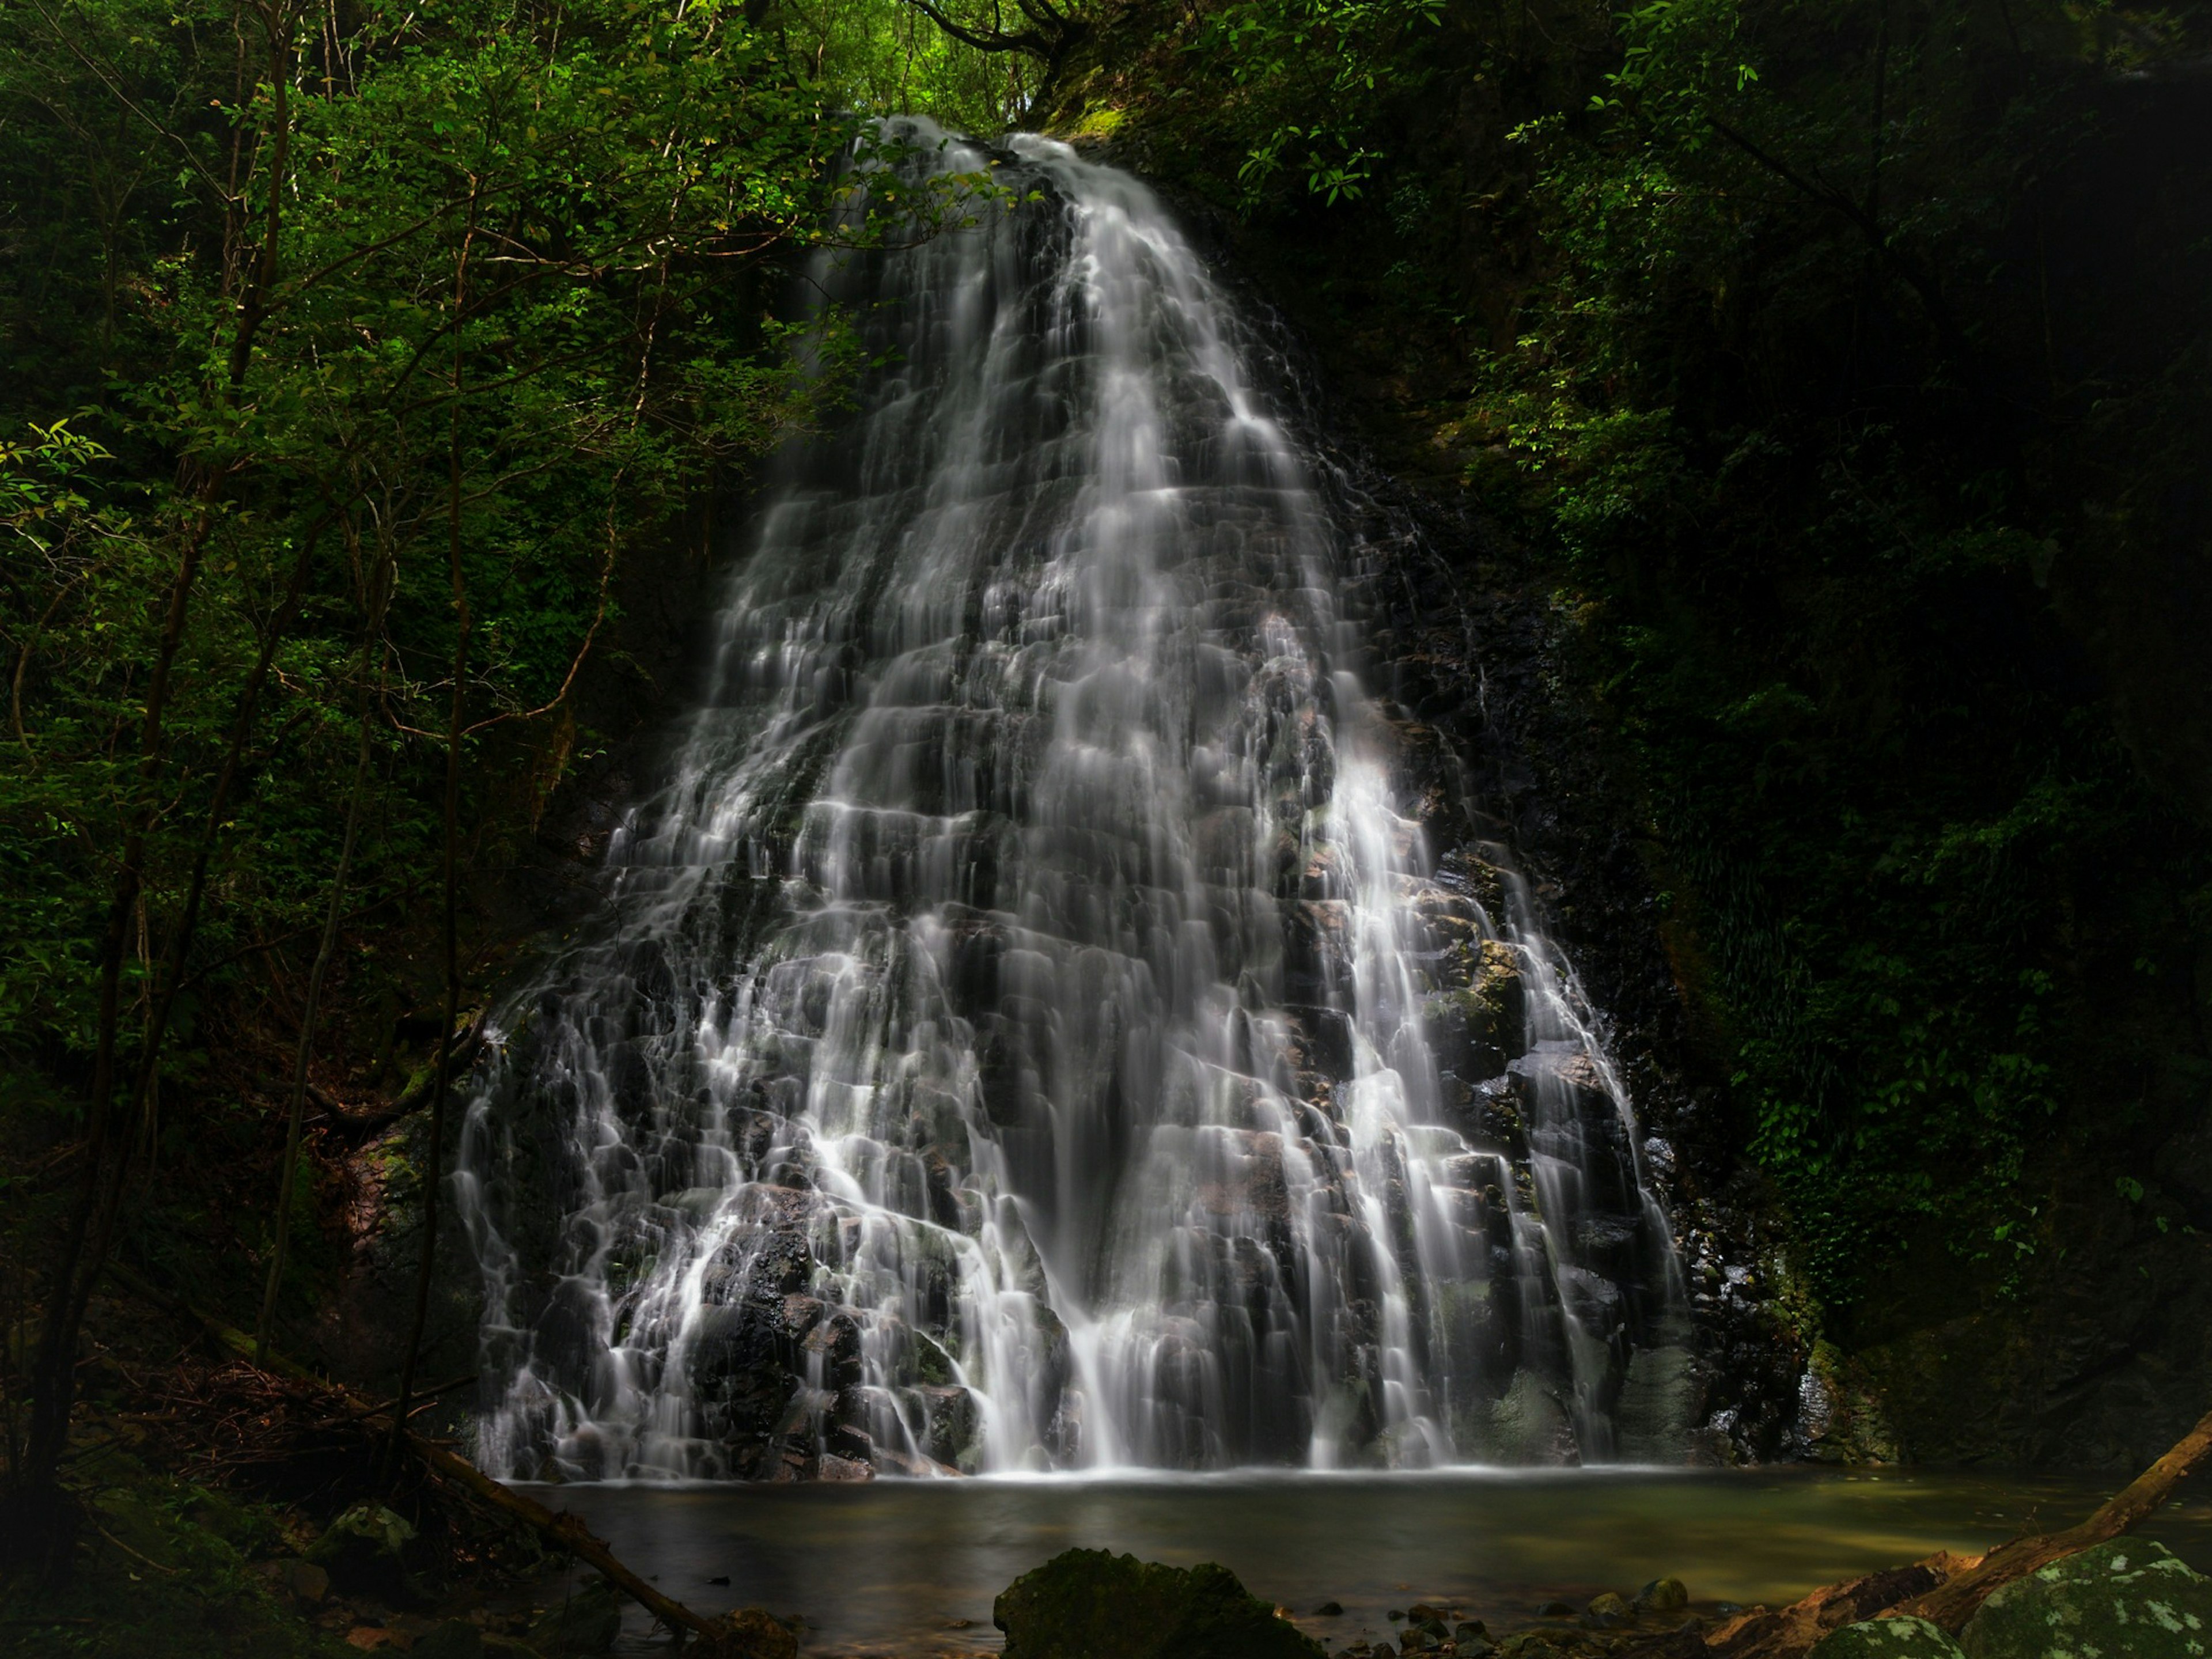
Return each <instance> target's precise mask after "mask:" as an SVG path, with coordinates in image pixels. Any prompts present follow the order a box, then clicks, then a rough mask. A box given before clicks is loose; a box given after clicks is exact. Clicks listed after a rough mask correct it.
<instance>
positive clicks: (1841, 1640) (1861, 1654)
mask: <svg viewBox="0 0 2212 1659" xmlns="http://www.w3.org/2000/svg"><path fill="white" fill-rule="evenodd" d="M1806 1659H1959V1644H1957V1643H1956V1642H1954V1641H1953V1640H1952V1639H1951V1638H1950V1637H1949V1636H1948V1634H1946V1633H1945V1632H1944V1630H1943V1627H1942V1626H1940V1625H1931V1624H1929V1622H1928V1621H1927V1620H1925V1619H1869V1620H1867V1621H1866V1622H1865V1623H1864V1624H1863V1625H1845V1626H1844V1627H1843V1628H1842V1629H1841V1630H1838V1631H1832V1632H1829V1633H1828V1634H1827V1635H1826V1636H1824V1637H1822V1638H1820V1645H1819V1646H1817V1647H1815V1648H1814V1650H1813V1651H1812V1652H1811V1653H1810V1654H1808V1655H1807V1656H1806Z"/></svg>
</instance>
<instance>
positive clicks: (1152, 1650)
mask: <svg viewBox="0 0 2212 1659" xmlns="http://www.w3.org/2000/svg"><path fill="white" fill-rule="evenodd" d="M991 1621H992V1622H993V1623H994V1624H995V1625H996V1626H998V1627H999V1628H1000V1630H1002V1631H1004V1632H1006V1659H1322V1646H1321V1644H1319V1643H1318V1642H1316V1641H1314V1640H1312V1639H1311V1638H1309V1637H1306V1636H1304V1635H1302V1634H1300V1633H1299V1632H1298V1630H1297V1626H1293V1625H1291V1623H1289V1622H1288V1621H1287V1620H1283V1619H1279V1618H1278V1617H1277V1616H1276V1614H1275V1610H1274V1609H1273V1607H1270V1606H1268V1605H1267V1603H1266V1602H1265V1601H1261V1600H1260V1599H1259V1598H1258V1597H1257V1596H1255V1595H1250V1594H1249V1593H1248V1592H1247V1591H1246V1590H1245V1589H1244V1586H1243V1584H1242V1583H1239V1582H1237V1575H1236V1574H1235V1573H1233V1572H1231V1571H1229V1569H1228V1568H1226V1567H1223V1566H1217V1565H1214V1564H1212V1562H1208V1563H1206V1565H1202V1566H1196V1567H1191V1568H1188V1569H1185V1568H1181V1567H1170V1566H1164V1565H1161V1564H1159V1563H1158V1562H1156V1561H1139V1560H1138V1559H1137V1558H1136V1557H1135V1556H1133V1555H1120V1556H1117V1555H1115V1554H1112V1553H1109V1552H1108V1551H1106V1550H1068V1551H1066V1552H1065V1553H1062V1554H1060V1555H1056V1556H1054V1558H1053V1559H1051V1560H1049V1561H1048V1562H1046V1563H1045V1564H1044V1565H1042V1566H1041V1567H1039V1568H1037V1569H1036V1571H1032V1572H1026V1573H1024V1574H1023V1575H1022V1576H1021V1577H1019V1578H1017V1579H1016V1580H1014V1582H1013V1583H1011V1584H1009V1585H1008V1586H1007V1587H1006V1589H1005V1590H1003V1591H1002V1592H1000V1596H999V1599H998V1601H996V1602H995V1603H994V1605H993V1607H992V1609H991Z"/></svg>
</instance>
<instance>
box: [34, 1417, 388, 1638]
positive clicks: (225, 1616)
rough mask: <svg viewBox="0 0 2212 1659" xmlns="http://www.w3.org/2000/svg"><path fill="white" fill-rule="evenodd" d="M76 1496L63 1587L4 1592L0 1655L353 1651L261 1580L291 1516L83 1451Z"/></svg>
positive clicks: (73, 1482)
mask: <svg viewBox="0 0 2212 1659" xmlns="http://www.w3.org/2000/svg"><path fill="white" fill-rule="evenodd" d="M68 1486H69V1490H70V1496H71V1498H72V1499H73V1500H74V1506H75V1507H76V1508H77V1510H78V1511H79V1514H80V1516H81V1521H80V1523H79V1534H78V1537H79V1543H78V1547H77V1550H76V1556H75V1559H74V1561H73V1563H72V1571H70V1575H69V1576H68V1577H67V1578H66V1579H64V1581H62V1582H61V1583H46V1582H42V1581H40V1580H38V1579H36V1578H33V1577H20V1578H16V1579H13V1580H10V1581H9V1582H8V1583H6V1584H5V1585H4V1586H0V1653H11V1654H23V1655H26V1656H29V1655H58V1654H83V1655H88V1656H111V1655H112V1656H115V1659H125V1656H128V1659H144V1656H149V1655H154V1654H159V1655H161V1656H163V1659H201V1656H206V1659H322V1656H337V1655H339V1654H345V1653H350V1652H353V1651H355V1650H353V1649H351V1648H349V1647H348V1646H347V1645H346V1644H345V1643H344V1641H343V1632H328V1631H324V1630H320V1629H319V1628H317V1627H316V1626H315V1625H314V1624H313V1622H312V1620H310V1619H309V1618H307V1616H305V1615H304V1614H303V1613H302V1612H301V1609H300V1607H298V1606H297V1604H296V1603H295V1602H294V1601H292V1600H291V1598H290V1597H289V1595H287V1594H286V1593H285V1592H284V1591H283V1590H282V1589H278V1588H276V1586H275V1585H274V1584H273V1583H271V1581H270V1579H269V1578H268V1577H264V1575H261V1574H258V1573H257V1572H255V1571H253V1566H254V1564H255V1562H257V1561H259V1560H265V1559H270V1558H271V1557H273V1556H275V1555H276V1554H277V1553H279V1552H281V1551H283V1549H284V1548H285V1546H286V1541H287V1538H288V1531H289V1529H290V1528H296V1525H297V1522H295V1521H292V1520H290V1519H289V1517H288V1516H286V1515H285V1514H284V1513H283V1511H281V1510H276V1509H275V1508H272V1507H270V1506H269V1505H267V1504H257V1503H253V1502H250V1501H240V1500H239V1499H237V1498H233V1497H230V1496H228V1495H226V1494H224V1493H222V1492H215V1491H211V1490H210V1489H208V1488H207V1487H204V1486H197V1485H194V1484H193V1483H191V1482H190V1481H187V1480H180V1479H178V1478H176V1477H173V1476H168V1475H164V1474H159V1473H157V1472H155V1471H154V1470H151V1469H149V1468H147V1467H146V1466H145V1465H144V1464H143V1463H141V1462H139V1461H138V1460H137V1458H135V1457H133V1456H131V1455H130V1454H129V1453H128V1452H125V1451H123V1450H121V1449H118V1448H117V1447H116V1446H115V1445H113V1444H112V1443H104V1444H100V1443H95V1444H92V1445H85V1446H81V1448H80V1449H79V1455H77V1456H76V1457H75V1458H73V1459H72V1460H71V1463H70V1471H69V1475H68Z"/></svg>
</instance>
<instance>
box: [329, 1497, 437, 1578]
mask: <svg viewBox="0 0 2212 1659" xmlns="http://www.w3.org/2000/svg"><path fill="white" fill-rule="evenodd" d="M414 1545H415V1528H413V1527H412V1526H410V1525H409V1524H408V1522H407V1519H406V1517H405V1516H402V1515H398V1514H397V1513H395V1512H394V1511H392V1510H388V1509H386V1508H385V1507H384V1506H383V1505H382V1504H355V1505H354V1506H353V1507H352V1508H351V1509H349V1510H347V1511H346V1512H345V1513H344V1514H343V1515H341V1516H338V1518H337V1520H335V1521H333V1522H331V1524H330V1527H329V1528H328V1529H327V1530H326V1531H325V1533H324V1534H323V1535H322V1536H321V1537H320V1538H318V1539H317V1540H316V1541H315V1543H314V1547H313V1548H312V1549H310V1550H309V1551H308V1552H307V1559H308V1560H310V1561H312V1562H313V1563H314V1564H315V1565H317V1566H319V1567H320V1568H322V1569H323V1571H325V1572H327V1573H329V1574H330V1576H331V1583H333V1584H335V1585H337V1587H338V1588H339V1589H342V1590H346V1591H349V1592H357V1593H360V1594H364V1595H380V1596H383V1597H385V1598H386V1599H387V1600H392V1601H418V1600H420V1599H421V1598H422V1589H421V1587H420V1586H418V1585H417V1584H416V1583H415V1580H414V1577H413V1575H412V1574H411V1573H410V1571H408V1569H409V1567H410V1565H412V1557H413V1553H414Z"/></svg>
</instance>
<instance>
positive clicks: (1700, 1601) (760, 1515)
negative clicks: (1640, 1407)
mask: <svg viewBox="0 0 2212 1659" xmlns="http://www.w3.org/2000/svg"><path fill="white" fill-rule="evenodd" d="M2114 1484H2115V1483H2114V1482H2112V1481H2110V1480H2098V1479H2080V1478H2038V1477H2017V1476H2015V1477H1994V1476H1989V1475H1984V1474H1956V1473H1936V1472H1928V1471H1921V1470H1855V1471H1850V1472H1839V1471H1832V1470H1814V1469H1782V1470H1760V1471H1757V1472H1754V1473H1705V1472H1700V1473H1673V1472H1648V1471H1647V1472H1636V1471H1580V1470H1577V1471H1567V1470H1558V1471H1543V1472H1540V1473H1529V1472H1521V1471H1515V1472H1510V1473H1508V1472H1503V1471H1494V1470H1493V1471H1478V1470H1457V1471H1450V1472H1445V1473H1435V1474H1390V1475H1352V1474H1344V1475H1314V1474H1288V1473H1283V1474H1254V1473H1244V1474H1225V1475H1212V1476H1174V1477H1161V1476H1155V1477H1149V1478H1146V1477H1137V1478H1115V1479H1094V1480H1066V1479H1060V1480H961V1481H952V1480H946V1481H906V1480H879V1481H876V1482H873V1483H872V1484H870V1485H866V1486H686V1487H675V1488H671V1487H668V1486H627V1487H624V1486H564V1487H560V1488H544V1487H538V1488H532V1489H531V1490H532V1492H533V1493H534V1495H535V1496H537V1497H538V1498H541V1499H543V1500H544V1501H545V1502H547V1503H550V1504H552V1505H554V1506H555V1507H556V1508H567V1509H570V1510H575V1511H577V1512H578V1513H580V1515H582V1516H584V1517H585V1518H586V1522H588V1523H589V1525H590V1526H591V1528H592V1530H593V1531H594V1532H596V1533H598V1534H599V1535H600V1536H601V1537H603V1538H605V1539H606V1540H607V1541H609V1542H610V1543H611V1544H612V1545H613V1547H614V1548H615V1552H616V1553H617V1554H618V1555H620V1556H621V1557H622V1558H623V1559H624V1560H625V1561H627V1562H629V1564H630V1565H632V1566H634V1567H635V1568H636V1569H637V1570H638V1571H640V1572H642V1573H646V1574H647V1575H650V1576H653V1577H657V1579H658V1581H659V1585H660V1587H661V1588H662V1589H664V1590H665V1591H667V1592H668V1593H669V1594H671V1595H674V1596H675V1597H676V1598H677V1599H678V1600H679V1601H685V1602H688V1603H689V1604H690V1605H691V1606H693V1607H698V1608H700V1609H701V1610H702V1611H706V1612H718V1611H720V1610H721V1609H723V1608H726V1607H736V1606H739V1605H743V1604H745V1603H757V1604H760V1605H762V1606H764V1607H768V1608H769V1610H770V1611H771V1612H774V1613H778V1614H781V1615H783V1616H786V1617H790V1616H792V1615H797V1616H798V1617H799V1618H800V1619H801V1620H804V1621H805V1623H804V1627H803V1634H804V1638H805V1639H804V1643H803V1646H802V1652H804V1653H805V1654H807V1655H856V1656H857V1655H892V1654H896V1655H902V1656H904V1655H911V1656H917V1659H920V1656H938V1655H965V1654H975V1653H983V1652H989V1651H993V1650H996V1648H997V1647H998V1645H999V1635H998V1632H996V1631H995V1630H994V1629H993V1628H992V1626H991V1601H992V1598H993V1597H994V1596H995V1595H997V1594H998V1592H999V1591H1000V1590H1001V1589H1004V1588H1005V1587H1006V1584H1007V1583H1009V1582H1010V1581H1012V1579H1013V1578H1015V1577H1018V1576H1019V1575H1020V1574H1021V1573H1023V1572H1024V1571H1028V1570H1029V1569H1030V1568H1031V1567H1033V1566H1036V1565H1038V1564H1039V1563H1040V1562H1042V1561H1044V1560H1045V1559H1048V1558H1049V1557H1050V1556H1052V1555H1054V1554H1056V1553H1059V1552H1060V1551H1061V1550H1063V1549H1069V1548H1073V1547H1086V1548H1100V1547H1103V1548H1107V1549H1111V1550H1114V1551H1115V1552H1116V1553H1119V1552H1122V1551H1127V1552H1129V1553H1133V1554H1135V1555H1138V1556H1139V1557H1142V1558H1143V1559H1147V1560H1154V1561H1167V1562H1171V1563H1174V1564H1175V1565H1190V1564H1192V1563H1194V1562H1199V1561H1219V1562H1221V1563H1223V1564H1224V1565H1226V1566H1228V1567H1229V1568H1231V1570H1232V1571H1235V1572H1236V1573H1237V1576H1238V1577H1240V1578H1242V1579H1243V1581H1244V1583H1245V1585H1246V1586H1247V1587H1248V1588H1249V1589H1251V1590H1252V1591H1253V1593H1254V1594H1255V1595H1262V1596H1266V1597H1267V1598H1268V1599H1269V1600H1271V1601H1277V1602H1279V1603H1281V1604H1282V1605H1284V1606H1285V1607H1289V1608H1290V1609H1291V1613H1293V1614H1294V1615H1295V1616H1296V1618H1297V1622H1298V1624H1299V1626H1301V1627H1302V1628H1304V1630H1306V1631H1307V1632H1310V1634H1312V1635H1314V1636H1316V1637H1318V1638H1321V1639H1322V1641H1323V1642H1324V1643H1326V1644H1328V1646H1329V1647H1330V1648H1331V1649H1332V1650H1334V1649H1335V1648H1337V1647H1340V1646H1342V1645H1344V1644H1346V1643H1348V1642H1350V1641H1352V1640H1353V1639H1354V1638H1357V1637H1359V1636H1361V1635H1364V1636H1366V1637H1367V1638H1370V1640H1372V1639H1376V1638H1381V1637H1383V1636H1384V1635H1387V1634H1388V1633H1389V1631H1390V1630H1391V1628H1392V1626H1390V1625H1389V1622H1388V1620H1387V1614H1388V1613H1389V1610H1390V1609H1391V1608H1394V1607H1405V1606H1406V1605H1407V1603H1408V1602H1409V1601H1419V1600H1429V1601H1449V1602H1450V1603H1452V1604H1454V1605H1455V1606H1457V1607H1461V1608H1462V1609H1464V1610H1465V1613H1466V1616H1468V1617H1469V1618H1483V1619H1487V1620H1490V1621H1492V1624H1496V1623H1498V1621H1500V1620H1504V1621H1505V1622H1507V1623H1511V1622H1514V1621H1516V1620H1522V1619H1527V1618H1528V1617H1530V1616H1532V1615H1533V1614H1534V1611H1535V1608H1536V1607H1537V1606H1538V1605H1539V1604H1540V1603H1541V1602H1543V1601H1548V1600H1551V1599H1553V1598H1554V1597H1558V1596H1565V1597H1567V1598H1568V1599H1570V1600H1576V1601H1579V1600H1581V1599H1582V1598H1583V1597H1586V1596H1589V1595H1595V1593H1596V1592H1597V1591H1598V1590H1600V1589H1621V1590H1625V1591H1633V1590H1634V1589H1636V1588H1637V1587H1638V1585H1640V1584H1642V1583H1644V1582H1646V1581H1647V1580H1649V1579H1651V1578H1655V1577H1660V1576H1661V1575H1662V1574H1672V1575H1674V1576H1675V1577H1679V1578H1681V1579H1682V1580H1683V1581H1684V1582H1685V1583H1687V1584H1688V1585H1689V1587H1690V1593H1691V1595H1692V1597H1693V1598H1694V1599H1695V1601H1696V1603H1697V1605H1698V1606H1699V1607H1700V1608H1708V1609H1709V1608H1710V1607H1711V1604H1712V1603H1714V1602H1716V1601H1737V1602H1743V1603H1751V1602H1754V1601H1765V1602H1769V1603H1778V1602H1782V1601H1790V1600H1792V1599H1794V1598H1795V1597H1796V1596H1797V1595H1802V1594H1803V1593H1804V1592H1805V1591H1806V1590H1808V1589H1811V1588H1813V1587H1814V1585H1817V1584H1822V1583H1830V1582H1832V1581H1833V1580H1836V1579H1839V1578H1844V1577H1850V1576H1851V1575H1853V1574H1856V1573H1860V1572H1865V1571H1872V1570H1873V1569H1875V1568H1877V1567H1883V1566H1891V1565H1897V1564H1899V1563H1901V1562H1905V1561H1910V1560H1911V1559H1915V1558H1916V1557H1918V1556H1922V1555H1925V1554H1928V1553H1929V1552H1931V1551H1933V1550H1936V1549H1953V1550H1959V1551H1962V1552H1964V1551H1975V1550H1981V1549H1985V1548H1987V1547H1989V1546H1990V1545H1991V1544H1994V1543H1996V1542H1998V1541H2001V1540H2002V1539H2005V1538H2008V1537H2010V1536H2012V1535H2013V1534H2015V1533H2017V1532H2019V1531H2021V1530H2022V1529H2024V1528H2027V1527H2029V1526H2038V1527H2046V1528H2047V1527H2055V1526H2063V1525H2066V1524H2068V1523H2069V1522H2073V1521H2074V1520H2075V1519H2078V1518H2079V1517H2080V1516H2082V1515H2085V1514H2087V1512H2088V1511H2089V1510H2092V1509H2093V1508H2094V1507H2095V1506H2096V1505H2097V1504H2099V1503H2100V1502H2102V1501H2103V1499H2104V1498H2106V1497H2108V1496H2110V1494H2111V1492H2112V1490H2113V1488H2114ZM2143 1534H2144V1535H2146V1536H2148V1537H2153V1538H2156V1539H2158V1540H2160V1541H2161V1542H2163V1543H2165V1544H2166V1546H2167V1547H2169V1548H2170V1549H2172V1550H2173V1551H2174V1552H2175V1553H2177V1554H2179V1556H2181V1557H2182V1558H2183V1559H2185V1560H2187V1561H2188V1562H2190V1563H2191V1565H2193V1566H2196V1567H2197V1568H2199V1569H2200V1570H2212V1482H2206V1481H2204V1480H2202V1479H2201V1478H2200V1480H2198V1481H2197V1482H2196V1483H2194V1484H2193V1487H2192V1489H2190V1490H2185V1492H2183V1493H2182V1495H2181V1501H2180V1502H2179V1504H2175V1505H2173V1506H2172V1507H2170V1508H2169V1509H2168V1510H2166V1511H2164V1512H2163V1513H2161V1514H2160V1516H2157V1517H2156V1518H2155V1519H2154V1522H2153V1523H2152V1524H2151V1525H2149V1526H2148V1527H2146V1528H2144V1529H2143ZM717 1578H726V1579H728V1581H729V1582H728V1583H727V1584H726V1585H717V1584H714V1583H711V1582H710V1581H711V1580H714V1579H717ZM1325 1601H1336V1602H1339V1603H1340V1604H1341V1605H1342V1606H1343V1608H1344V1612H1343V1613H1342V1614H1341V1615H1340V1616H1336V1617H1332V1618H1322V1617H1319V1616H1317V1615H1316V1613H1315V1611H1314V1610H1315V1609H1316V1607H1319V1606H1320V1605H1321V1604H1322V1603H1323V1602H1325ZM632 1622H633V1626H634V1628H632V1629H630V1630H629V1631H627V1632H625V1646H626V1647H631V1648H634V1650H638V1651H642V1650H644V1645H643V1641H642V1638H643V1637H644V1635H645V1627H644V1624H643V1621H642V1618H641V1615H636V1614H635V1613H633V1621H632Z"/></svg>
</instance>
